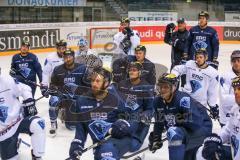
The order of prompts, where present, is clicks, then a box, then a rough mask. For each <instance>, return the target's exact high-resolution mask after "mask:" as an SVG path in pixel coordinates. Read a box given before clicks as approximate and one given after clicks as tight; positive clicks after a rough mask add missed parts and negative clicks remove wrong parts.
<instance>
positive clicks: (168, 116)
mask: <svg viewBox="0 0 240 160" xmlns="http://www.w3.org/2000/svg"><path fill="white" fill-rule="evenodd" d="M178 81H179V80H178V78H177V77H176V76H175V75H174V74H168V73H165V74H163V75H162V76H160V77H159V79H158V84H157V85H158V87H159V93H160V95H159V96H157V97H155V99H154V109H155V114H154V115H155V124H154V129H153V132H151V133H150V136H149V149H150V151H152V152H155V151H156V150H157V149H160V148H161V147H162V146H163V143H162V133H163V131H164V128H165V129H166V130H167V139H168V151H169V160H194V159H195V155H196V151H197V149H198V148H199V147H200V146H201V143H202V142H203V140H204V138H205V137H207V136H209V135H210V134H211V133H212V121H211V119H210V117H209V116H208V114H207V112H206V109H205V108H204V107H203V106H202V105H201V104H200V103H199V102H197V101H195V100H194V99H193V98H191V97H190V96H189V95H188V94H187V93H184V92H180V91H178V90H177V86H178Z"/></svg>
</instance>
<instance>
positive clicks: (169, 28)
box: [166, 23, 176, 33]
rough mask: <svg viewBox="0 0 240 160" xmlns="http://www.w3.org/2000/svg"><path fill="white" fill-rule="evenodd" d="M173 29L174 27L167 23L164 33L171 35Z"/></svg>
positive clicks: (172, 24)
mask: <svg viewBox="0 0 240 160" xmlns="http://www.w3.org/2000/svg"><path fill="white" fill-rule="evenodd" d="M175 28H176V25H175V24H174V23H169V24H168V25H167V27H166V32H167V33H172V32H173V31H174V29H175Z"/></svg>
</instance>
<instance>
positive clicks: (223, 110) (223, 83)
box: [219, 70, 237, 124]
mask: <svg viewBox="0 0 240 160" xmlns="http://www.w3.org/2000/svg"><path fill="white" fill-rule="evenodd" d="M236 76H237V75H236V74H235V73H234V72H233V71H232V70H231V71H229V72H227V73H225V74H223V75H222V76H221V78H220V91H221V92H220V99H219V100H220V104H219V105H220V106H219V107H220V108H219V114H220V115H219V116H220V122H221V123H222V124H226V123H227V121H228V119H229V112H230V110H231V108H232V107H233V105H234V104H235V96H234V92H233V88H232V79H233V78H235V77H236Z"/></svg>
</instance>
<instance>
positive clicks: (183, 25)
mask: <svg viewBox="0 0 240 160" xmlns="http://www.w3.org/2000/svg"><path fill="white" fill-rule="evenodd" d="M185 29H186V23H178V30H180V31H184V30H185Z"/></svg>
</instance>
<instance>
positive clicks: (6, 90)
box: [0, 89, 10, 93]
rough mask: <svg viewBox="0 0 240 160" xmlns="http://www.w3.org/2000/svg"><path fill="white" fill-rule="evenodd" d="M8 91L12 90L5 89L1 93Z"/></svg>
mask: <svg viewBox="0 0 240 160" xmlns="http://www.w3.org/2000/svg"><path fill="white" fill-rule="evenodd" d="M7 91H10V89H5V90H3V91H1V92H0V93H3V92H7Z"/></svg>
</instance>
